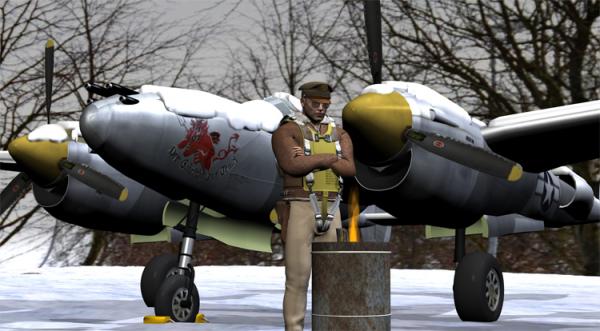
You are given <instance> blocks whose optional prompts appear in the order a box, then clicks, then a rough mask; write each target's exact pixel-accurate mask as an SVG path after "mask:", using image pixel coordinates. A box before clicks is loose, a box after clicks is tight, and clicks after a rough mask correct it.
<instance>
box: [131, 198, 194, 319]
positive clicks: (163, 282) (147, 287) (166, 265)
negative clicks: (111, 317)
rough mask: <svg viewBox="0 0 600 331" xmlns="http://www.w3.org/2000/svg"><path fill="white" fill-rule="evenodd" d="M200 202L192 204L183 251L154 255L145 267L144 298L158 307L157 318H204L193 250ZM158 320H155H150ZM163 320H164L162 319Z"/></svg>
mask: <svg viewBox="0 0 600 331" xmlns="http://www.w3.org/2000/svg"><path fill="white" fill-rule="evenodd" d="M199 213H200V205H199V204H198V203H196V202H191V203H190V206H189V208H188V214H187V219H186V223H185V227H183V229H182V230H183V240H182V241H181V246H180V249H179V255H174V254H167V255H160V256H157V257H155V258H153V259H152V260H151V261H150V263H148V265H146V267H145V268H144V272H143V273H142V280H141V283H140V286H141V291H142V298H143V299H144V303H146V305H147V306H148V307H154V313H155V314H156V316H154V317H155V319H153V320H154V321H164V322H166V321H168V319H165V317H167V316H168V317H169V318H170V320H171V321H174V322H201V321H203V317H202V316H203V315H202V314H198V311H199V309H200V295H199V294H198V289H197V288H196V285H194V276H195V274H194V267H193V266H192V250H193V248H194V241H195V240H196V227H197V224H198V215H199ZM149 323H155V322H152V321H151V322H149ZM158 323H160V322H158Z"/></svg>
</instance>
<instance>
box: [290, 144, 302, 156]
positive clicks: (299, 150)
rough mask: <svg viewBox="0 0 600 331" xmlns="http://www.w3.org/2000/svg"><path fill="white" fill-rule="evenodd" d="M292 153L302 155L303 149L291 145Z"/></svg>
mask: <svg viewBox="0 0 600 331" xmlns="http://www.w3.org/2000/svg"><path fill="white" fill-rule="evenodd" d="M292 154H293V155H294V157H298V156H303V155H304V150H303V149H302V147H298V146H294V147H292Z"/></svg>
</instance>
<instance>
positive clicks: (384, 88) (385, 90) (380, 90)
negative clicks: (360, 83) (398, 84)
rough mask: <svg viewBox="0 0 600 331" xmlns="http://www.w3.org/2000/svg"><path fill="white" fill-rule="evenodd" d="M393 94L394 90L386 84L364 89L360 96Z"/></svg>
mask: <svg viewBox="0 0 600 331" xmlns="http://www.w3.org/2000/svg"><path fill="white" fill-rule="evenodd" d="M392 92H394V88H393V87H392V86H390V85H388V84H373V85H369V86H367V87H365V88H364V89H363V90H362V92H361V93H360V94H367V93H377V94H390V93H392Z"/></svg>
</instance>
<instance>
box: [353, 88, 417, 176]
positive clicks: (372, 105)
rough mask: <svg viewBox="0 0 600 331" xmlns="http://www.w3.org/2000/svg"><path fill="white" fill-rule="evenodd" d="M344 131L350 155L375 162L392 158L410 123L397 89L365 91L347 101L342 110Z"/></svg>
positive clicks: (408, 107) (368, 162) (402, 144)
mask: <svg viewBox="0 0 600 331" xmlns="http://www.w3.org/2000/svg"><path fill="white" fill-rule="evenodd" d="M342 120H343V123H344V130H346V131H348V133H349V134H350V137H352V144H353V145H354V156H355V157H356V158H357V159H358V160H360V161H361V162H363V163H365V164H370V165H378V164H382V163H384V162H385V161H387V160H389V159H391V158H392V157H394V156H395V155H396V154H397V153H398V152H400V150H401V149H402V147H403V146H404V137H403V136H404V132H405V130H406V129H407V128H409V127H410V126H412V113H411V111H410V106H409V105H408V103H407V102H406V99H405V98H404V97H403V96H402V95H400V94H399V93H397V92H391V93H387V94H380V93H366V94H362V95H360V96H358V97H356V98H354V99H353V100H352V101H350V102H349V103H348V104H347V105H346V107H344V110H343V111H342Z"/></svg>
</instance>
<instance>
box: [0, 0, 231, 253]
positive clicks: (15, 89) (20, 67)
mask: <svg viewBox="0 0 600 331" xmlns="http://www.w3.org/2000/svg"><path fill="white" fill-rule="evenodd" d="M147 8H148V6H147V2H146V1H141V0H139V1H125V0H120V1H113V2H96V1H87V0H80V1H36V0H29V1H25V2H13V1H3V2H2V3H1V4H0V12H1V14H2V16H1V18H0V19H1V20H2V22H1V23H2V24H1V25H0V105H1V106H0V118H1V123H0V127H1V128H2V134H1V136H0V145H1V146H2V149H6V147H7V145H8V143H9V142H10V141H11V140H12V139H14V138H16V137H18V136H20V135H23V134H26V133H28V132H29V131H31V130H32V129H34V128H35V127H36V126H37V125H39V124H40V122H42V121H44V120H45V116H46V114H45V104H44V97H43V93H44V88H43V86H44V67H43V46H44V44H45V42H46V40H47V39H48V38H51V39H53V40H55V43H56V52H55V54H56V60H55V79H54V88H53V97H52V102H53V107H52V119H53V121H56V120H64V119H71V120H76V119H77V118H78V117H79V114H80V112H81V109H82V108H83V107H84V106H85V105H86V104H87V102H88V100H89V99H90V98H92V97H93V95H88V93H87V91H86V90H85V89H84V88H83V86H84V85H85V83H87V82H89V81H96V82H116V83H118V84H123V85H126V86H130V87H133V88H136V87H138V86H140V85H142V84H149V83H150V84H151V83H156V84H158V83H159V84H162V85H172V86H175V85H176V86H181V85H186V84H189V82H190V79H191V77H193V76H194V70H195V69H199V63H198V62H199V60H200V54H199V52H200V49H201V45H203V44H204V42H205V41H206V40H207V38H208V37H209V36H210V35H211V33H213V32H214V31H215V29H217V27H218V26H220V25H221V23H220V22H215V20H214V19H210V16H209V13H208V12H207V11H205V12H201V13H193V14H194V15H195V17H194V18H193V19H192V18H191V17H190V18H187V19H184V20H182V21H177V22H169V21H166V20H165V19H162V18H161V13H158V12H153V11H152V10H150V9H147ZM210 9H212V8H208V9H206V10H210ZM191 14H192V13H190V15H191ZM27 208H28V209H26V211H24V210H22V209H23V208H17V209H19V210H20V211H19V210H15V208H14V207H13V209H11V210H10V211H9V212H7V213H5V215H3V216H2V218H1V219H0V246H1V245H3V244H5V243H6V242H8V240H9V239H11V238H12V237H14V236H15V235H16V234H17V233H18V232H19V231H21V230H22V229H23V228H24V227H25V226H26V224H27V222H28V221H29V220H30V219H31V217H32V216H33V215H35V214H36V213H39V212H40V209H39V207H38V206H30V207H27ZM42 215H45V214H42ZM65 226H66V225H65ZM65 229H77V228H74V227H71V226H66V227H64V226H63V225H61V227H60V228H57V229H56V230H55V231H54V234H55V236H65V235H69V234H70V235H72V234H73V231H82V229H78V230H71V231H63V230H65ZM86 235H87V230H84V231H83V232H81V234H80V235H76V237H79V238H82V237H85V236H86ZM105 243H106V233H104V232H100V231H94V232H93V234H92V243H91V248H90V250H89V254H88V256H87V258H86V259H85V263H86V264H93V263H94V262H95V261H96V260H97V257H98V256H99V255H100V253H101V251H102V249H103V247H104V246H105ZM61 244H62V245H63V246H64V244H65V243H64V242H62V243H61ZM77 244H81V243H80V242H78V243H77ZM62 248H63V250H64V251H66V252H68V251H69V247H62Z"/></svg>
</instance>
